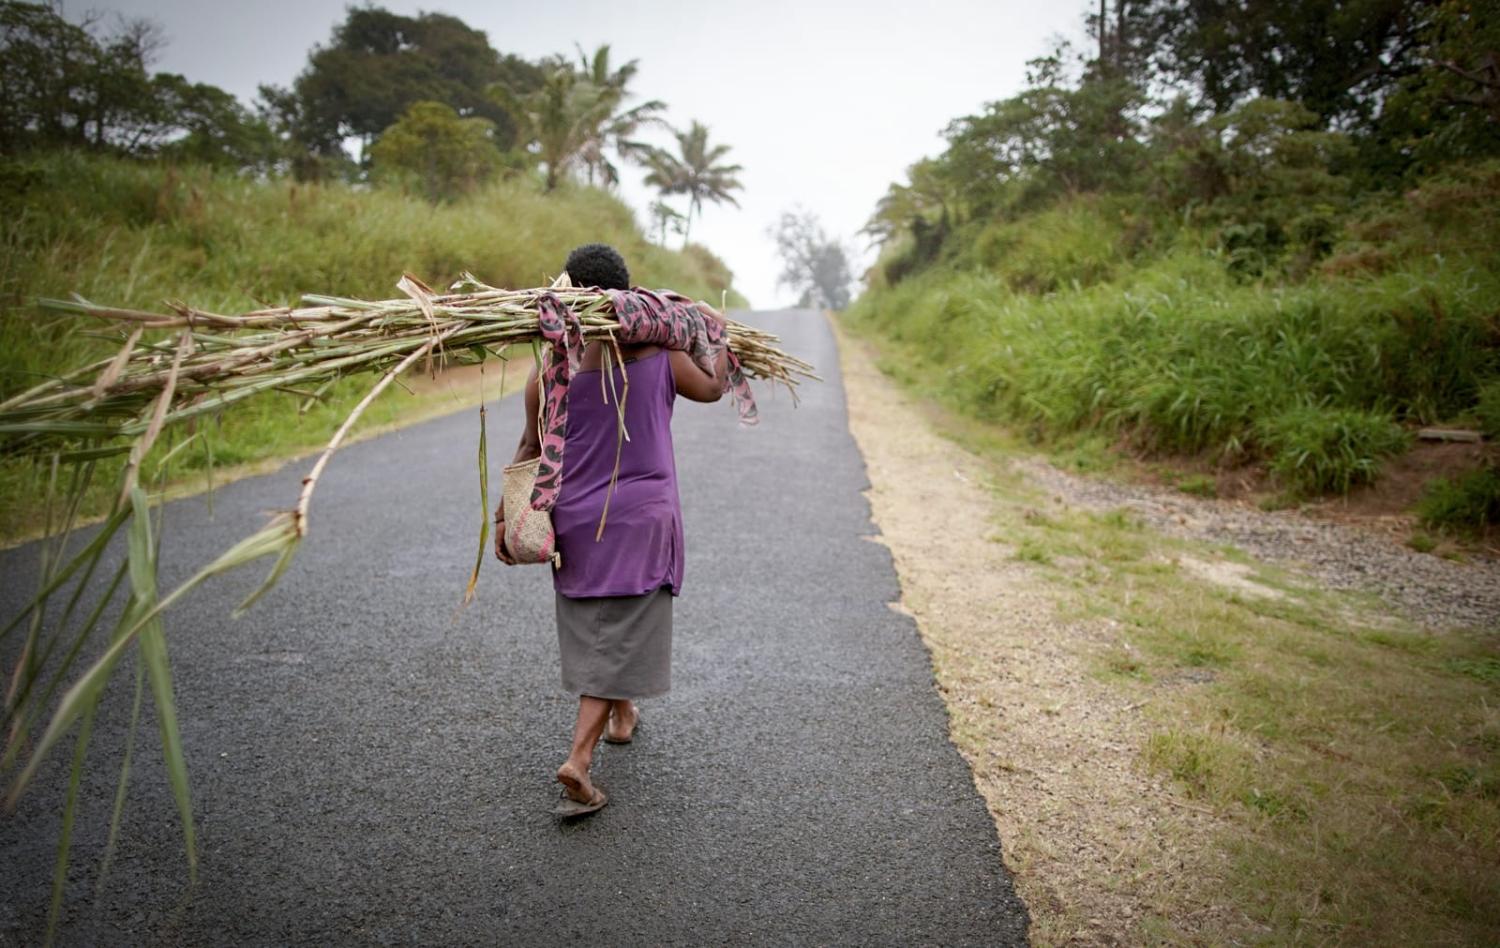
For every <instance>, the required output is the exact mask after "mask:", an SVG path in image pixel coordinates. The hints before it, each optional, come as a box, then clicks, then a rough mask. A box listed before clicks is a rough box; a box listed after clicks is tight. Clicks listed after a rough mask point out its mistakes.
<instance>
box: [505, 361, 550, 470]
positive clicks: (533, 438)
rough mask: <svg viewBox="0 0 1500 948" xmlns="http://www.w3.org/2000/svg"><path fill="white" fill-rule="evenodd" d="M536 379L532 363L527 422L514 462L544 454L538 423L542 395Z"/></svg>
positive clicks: (528, 378) (528, 384) (527, 387)
mask: <svg viewBox="0 0 1500 948" xmlns="http://www.w3.org/2000/svg"><path fill="white" fill-rule="evenodd" d="M536 379H537V368H536V363H532V366H531V374H529V375H527V376H526V393H525V394H526V423H525V424H524V425H522V427H521V443H520V444H518V445H516V456H515V457H514V458H511V462H510V463H512V464H519V463H521V462H522V461H530V460H531V459H532V458H537V457H541V456H542V442H541V438H540V436H538V434H537V425H536V419H537V415H539V414H541V403H542V395H541V391H540V386H538V385H537V384H536Z"/></svg>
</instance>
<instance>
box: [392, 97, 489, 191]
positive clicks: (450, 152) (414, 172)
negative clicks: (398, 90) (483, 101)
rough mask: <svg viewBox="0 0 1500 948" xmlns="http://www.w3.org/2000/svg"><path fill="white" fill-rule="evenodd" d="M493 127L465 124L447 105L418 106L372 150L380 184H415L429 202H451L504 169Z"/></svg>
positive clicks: (484, 122)
mask: <svg viewBox="0 0 1500 948" xmlns="http://www.w3.org/2000/svg"><path fill="white" fill-rule="evenodd" d="M494 132H495V126H494V123H492V122H490V120H489V119H484V118H462V117H460V116H459V114H458V113H457V112H455V111H454V110H453V109H452V108H451V107H449V106H448V105H445V104H444V103H442V102H416V103H413V104H412V105H411V106H410V107H409V108H408V109H407V110H406V112H405V113H404V114H403V115H402V116H401V118H400V119H398V120H397V121H396V122H395V123H394V124H393V125H391V127H390V128H388V129H386V130H385V132H384V133H383V134H382V135H381V136H380V138H379V139H378V140H377V141H376V142H375V144H374V146H373V147H372V148H371V157H372V159H373V162H374V170H375V175H376V177H377V178H379V179H386V180H390V179H399V178H412V179H415V180H416V181H417V182H418V183H419V185H420V187H421V190H422V193H423V194H425V195H426V196H427V199H428V200H429V201H432V202H433V203H437V202H438V201H442V200H452V199H453V198H456V197H458V196H459V195H461V194H464V193H465V192H468V191H471V190H473V189H474V188H475V187H477V186H478V185H479V184H481V183H483V182H484V181H485V180H486V179H487V178H489V177H490V175H492V174H494V172H495V170H496V169H497V168H498V167H499V166H500V152H499V151H497V150H496V148H495V142H494Z"/></svg>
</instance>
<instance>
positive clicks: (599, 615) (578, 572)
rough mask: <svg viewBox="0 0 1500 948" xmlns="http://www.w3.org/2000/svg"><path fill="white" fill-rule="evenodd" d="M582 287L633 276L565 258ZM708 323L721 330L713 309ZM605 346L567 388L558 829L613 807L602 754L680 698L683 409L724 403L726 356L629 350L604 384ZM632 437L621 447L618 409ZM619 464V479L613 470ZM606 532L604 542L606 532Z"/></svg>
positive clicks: (530, 387) (576, 254) (615, 259)
mask: <svg viewBox="0 0 1500 948" xmlns="http://www.w3.org/2000/svg"><path fill="white" fill-rule="evenodd" d="M565 269H566V271H567V273H568V277H569V279H570V280H571V282H572V284H573V285H574V286H578V287H597V288H599V289H606V290H609V289H613V290H628V289H629V288H630V275H629V272H628V270H627V269H626V267H625V261H624V260H623V259H622V258H621V257H620V255H619V253H617V252H616V251H615V250H614V248H612V247H608V246H605V245H603V244H587V245H585V246H582V247H579V248H577V249H575V250H574V251H573V252H572V253H571V254H569V256H568V260H567V264H566V265H565ZM697 307H698V309H699V311H700V312H701V313H703V315H704V316H705V317H707V318H710V319H713V320H716V321H718V322H719V323H720V324H721V325H722V323H723V317H722V316H721V315H720V314H719V313H717V312H716V311H715V310H713V308H712V307H710V306H708V305H707V304H706V303H699V304H697ZM602 345H603V344H601V343H599V342H593V343H590V344H589V345H588V347H587V348H586V349H585V350H584V353H583V358H582V363H581V367H580V369H579V370H578V371H576V372H574V374H573V379H572V381H571V383H570V384H569V395H568V416H567V417H568V420H567V435H566V440H565V442H564V449H563V456H564V457H565V458H566V473H565V476H564V477H563V480H562V486H561V488H560V490H559V493H558V495H557V502H556V504H555V506H554V507H553V509H552V525H553V528H554V530H555V531H556V534H557V547H556V549H557V552H558V553H559V554H561V565H560V566H559V567H557V568H556V569H554V570H553V574H552V578H553V587H554V590H555V599H556V610H557V640H558V649H559V652H560V654H561V659H562V686H563V689H564V690H566V691H569V692H572V693H574V694H577V695H578V696H579V698H578V719H577V722H576V723H575V724H574V727H573V746H572V749H571V751H570V753H569V754H568V759H567V760H566V761H564V762H563V764H562V766H560V767H559V768H558V769H557V780H558V782H559V783H561V784H562V787H563V799H562V802H561V803H560V804H559V806H558V809H557V813H558V815H560V816H581V815H583V814H585V813H593V812H595V811H597V810H598V809H599V808H600V807H602V806H604V804H605V803H607V802H608V797H607V796H606V795H605V793H604V791H603V790H602V789H601V788H600V787H598V786H597V785H596V784H595V783H594V782H593V781H592V780H591V779H590V777H589V769H590V766H591V764H592V763H593V755H594V745H595V744H596V742H597V741H598V740H599V738H600V736H601V735H602V736H603V737H604V739H605V740H606V741H609V742H611V743H616V744H628V743H629V742H630V741H631V739H632V738H633V737H634V733H635V729H636V725H637V724H638V722H639V721H640V711H639V710H638V709H637V708H636V705H635V702H636V701H637V700H639V699H642V698H651V697H656V696H658V695H662V694H665V693H666V692H667V690H668V689H669V687H670V686H671V649H672V599H673V597H674V596H676V595H677V594H678V593H679V592H680V591H681V589H682V574H683V543H682V507H681V503H680V501H679V499H678V492H677V467H676V462H675V460H674V457H673V454H672V430H671V420H672V407H673V403H674V401H675V399H676V396H678V395H681V396H683V397H684V398H688V399H691V400H693V401H699V402H714V401H718V399H719V397H720V394H721V393H722V392H723V391H724V379H725V375H726V366H725V356H724V355H723V354H721V355H720V356H719V358H718V361H717V362H716V363H715V364H714V365H713V370H714V371H713V374H709V373H707V372H705V371H704V370H703V369H702V368H700V367H699V366H698V365H697V364H696V363H695V362H694V361H693V359H692V358H691V356H689V354H688V353H687V352H681V351H677V350H674V349H664V348H662V347H660V346H655V345H622V346H621V352H620V355H621V357H622V360H623V362H624V364H623V365H614V366H610V367H609V371H610V374H611V375H613V378H612V379H601V378H600V377H599V374H600V373H602V372H603V371H604V368H603V367H602V366H601V363H602V361H603V353H602V352H601V349H602ZM627 382H628V397H625V398H624V399H623V400H624V404H625V418H624V424H625V430H626V431H628V432H629V440H628V441H624V442H623V443H621V442H620V440H619V425H620V415H619V405H618V402H619V400H620V399H621V396H624V395H625V394H626V392H627ZM540 401H541V399H540V397H539V394H538V386H537V372H536V369H535V368H533V369H532V374H531V377H530V379H529V380H528V382H527V385H526V422H525V425H524V426H523V428H522V431H521V441H520V445H519V447H518V448H517V449H516V456H515V462H520V461H526V460H530V459H531V458H535V457H538V456H539V455H540V454H541V442H540V440H539V435H538V427H537V414H538V412H539V411H540ZM617 459H618V465H619V468H618V471H616V463H617ZM504 516H505V514H504V503H503V502H502V504H501V508H500V510H499V511H497V512H496V523H497V529H496V534H495V555H496V556H498V557H500V559H502V560H504V561H505V562H507V563H509V562H512V560H511V558H510V555H509V553H508V552H507V551H506V549H505V546H504V537H505V523H504ZM601 522H602V523H603V529H602V532H601V530H600V525H601Z"/></svg>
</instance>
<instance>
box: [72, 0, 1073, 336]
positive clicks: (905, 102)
mask: <svg viewBox="0 0 1500 948" xmlns="http://www.w3.org/2000/svg"><path fill="white" fill-rule="evenodd" d="M348 5H349V4H347V3H345V2H344V0H255V2H245V0H233V2H231V0H66V2H65V4H64V13H65V15H67V16H68V17H69V18H76V17H78V16H80V15H81V14H83V13H84V12H86V11H89V10H97V11H101V12H119V13H122V14H124V15H126V16H130V17H137V16H147V17H150V18H151V19H154V20H156V21H157V22H158V23H160V24H161V25H162V26H163V27H164V28H165V31H166V34H167V37H168V40H169V45H168V46H167V48H166V49H165V50H164V51H163V53H162V56H161V59H160V61H159V62H158V63H157V64H156V68H157V69H159V70H165V71H170V72H178V73H182V74H183V75H185V76H186V77H188V78H189V79H191V80H193V81H197V82H210V83H213V84H214V85H217V86H220V87H222V88H224V89H227V90H229V91H230V92H233V93H234V94H235V95H237V96H239V97H240V99H241V100H242V101H244V102H246V103H249V102H250V101H251V100H252V99H253V98H254V96H255V90H256V86H257V85H258V84H260V83H273V84H277V85H286V84H288V83H290V82H291V81H292V79H293V78H294V77H295V76H296V75H297V73H298V72H300V71H301V69H302V68H303V66H304V65H306V62H307V54H308V51H309V50H310V49H311V48H312V46H313V45H314V44H317V43H325V42H327V41H328V39H329V36H330V34H331V32H332V30H333V27H334V25H335V24H336V23H338V22H340V21H342V19H343V17H344V11H345V8H346V7H347V6H348ZM380 5H381V6H384V7H386V8H387V9H390V10H393V11H396V12H399V13H405V14H414V13H416V12H418V11H420V10H433V11H438V12H443V13H448V14H452V15H454V16H457V17H459V18H460V19H462V20H463V21H464V22H466V23H468V24H469V25H470V26H473V27H475V28H476V29H480V30H483V31H485V33H487V34H488V35H489V40H490V44H491V45H492V46H494V47H495V48H496V49H497V50H499V51H500V52H502V53H515V54H517V55H520V56H523V57H526V58H528V59H535V58H537V57H540V56H544V55H547V54H549V53H557V52H565V53H570V54H571V53H572V52H573V46H574V43H578V44H581V45H582V46H583V47H584V48H585V49H588V50H592V49H594V48H595V47H596V46H597V45H599V44H601V43H609V44H610V45H611V48H612V52H613V56H614V58H615V61H616V62H624V61H625V60H627V59H639V60H640V72H639V74H638V77H637V80H636V83H635V86H634V89H635V91H636V92H638V93H639V94H640V96H641V97H642V99H650V98H655V99H661V100H662V101H664V102H666V103H667V105H668V108H669V112H668V115H667V117H668V119H669V120H670V121H671V122H672V123H673V124H674V125H678V126H680V127H686V125H687V124H688V122H689V121H690V120H691V119H698V120H700V121H702V122H703V123H705V124H706V125H708V126H709V128H710V137H711V140H713V141H717V142H723V143H725V144H728V145H730V146H731V148H732V149H733V150H732V152H731V153H730V157H731V160H733V161H737V162H738V163H739V164H742V165H744V166H745V170H744V173H743V174H742V175H741V181H742V182H743V183H744V185H745V189H744V191H743V192H742V193H741V194H740V196H739V199H740V205H741V206H740V207H739V208H738V209H736V208H734V207H732V206H729V205H724V206H717V207H716V206H710V207H709V208H708V209H707V211H706V214H705V216H704V218H703V220H702V221H701V222H695V223H694V224H693V237H694V239H695V240H701V241H702V242H704V243H706V244H707V245H708V246H709V247H711V248H712V249H713V250H714V251H715V252H716V253H718V254H719V255H720V256H721V257H723V258H724V259H725V260H726V261H727V262H728V264H729V266H730V267H731V269H733V270H734V273H735V285H736V286H737V288H739V289H740V291H741V292H743V293H744V294H745V295H746V296H748V297H749V298H750V300H751V302H752V303H753V304H755V305H756V306H759V307H769V306H773V305H779V304H783V303H790V302H791V301H792V299H793V296H794V295H793V294H791V293H790V291H788V290H786V289H778V288H777V287H776V278H777V276H778V274H779V273H780V264H779V261H778V260H777V259H776V253H775V248H774V246H773V245H772V242H771V239H770V238H769V237H768V236H767V234H766V230H767V228H768V227H769V226H770V225H772V224H773V223H774V222H775V221H776V220H777V219H778V217H779V216H780V214H781V212H782V211H783V210H785V209H788V208H790V207H792V206H793V205H796V204H800V205H802V206H803V207H806V208H808V209H810V210H812V211H813V212H815V213H816V214H817V215H818V216H819V217H821V218H822V220H823V223H824V225H825V227H826V228H827V229H828V231H829V232H830V234H831V235H835V236H841V237H844V238H845V239H847V240H849V241H850V242H856V241H857V243H856V246H857V247H858V248H860V249H863V248H864V246H865V241H864V238H862V237H856V232H857V231H858V230H859V229H860V228H861V227H862V226H864V223H865V221H866V220H868V219H869V216H870V213H871V211H872V210H873V209H874V207H875V202H876V201H877V200H878V199H879V198H880V196H881V195H882V194H884V193H885V189H886V187H887V186H888V185H889V184H890V183H891V182H892V181H894V180H897V179H898V178H900V177H902V175H903V174H904V172H905V169H906V167H907V166H908V165H909V164H911V163H912V162H913V161H916V160H917V159H918V158H921V157H923V156H924V155H930V154H935V153H936V152H938V151H939V150H940V149H941V147H942V139H941V137H940V135H939V133H940V132H941V130H942V128H943V126H944V125H946V124H947V122H948V121H949V120H950V119H952V118H954V117H956V116H959V115H964V114H968V113H970V112H973V111H974V110H976V109H978V108H979V107H980V106H981V105H982V104H983V103H985V102H988V101H991V100H994V99H999V98H1004V97H1006V96H1008V95H1011V94H1013V93H1015V92H1018V91H1019V90H1020V89H1021V84H1022V81H1023V78H1024V75H1025V62H1026V60H1028V59H1031V58H1033V57H1035V56H1038V55H1040V54H1041V53H1043V52H1044V51H1045V50H1046V48H1047V45H1048V42H1049V39H1050V38H1051V37H1052V36H1054V35H1065V36H1069V37H1072V38H1075V39H1076V38H1077V37H1078V35H1079V34H1080V33H1081V25H1082V21H1083V16H1084V7H1085V3H1084V2H1081V0H1061V2H1057V3H1035V2H1016V0H996V2H982V0H902V2H888V0H847V2H823V3H818V2H793V0H746V2H732V3H731V2H714V0H694V2H685V0H642V2H635V3H631V2H626V0H613V2H609V0H535V2H530V3H515V2H488V3H486V2H480V0H435V2H424V3H409V2H405V0H387V2H385V3H382V4H380ZM642 174H643V173H642V172H641V171H640V170H639V169H637V168H635V167H627V168H626V170H625V173H624V177H625V179H626V180H625V185H624V188H623V191H624V196H625V198H626V200H628V201H629V202H630V203H631V204H632V205H633V206H634V207H635V208H636V209H637V211H638V216H640V217H642V218H644V209H645V207H646V205H647V203H649V201H650V200H651V198H652V196H653V192H652V191H650V189H647V188H645V187H644V186H643V185H641V184H640V179H641V177H642ZM859 269H860V270H862V269H863V261H861V265H860V267H859Z"/></svg>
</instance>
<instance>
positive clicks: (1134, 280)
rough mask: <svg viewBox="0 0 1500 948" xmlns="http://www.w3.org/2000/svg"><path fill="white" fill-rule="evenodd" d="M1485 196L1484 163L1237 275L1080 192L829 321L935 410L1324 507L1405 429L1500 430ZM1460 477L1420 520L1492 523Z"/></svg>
mask: <svg viewBox="0 0 1500 948" xmlns="http://www.w3.org/2000/svg"><path fill="white" fill-rule="evenodd" d="M1497 200H1500V168H1497V166H1496V165H1494V164H1493V163H1491V164H1487V165H1479V166H1475V167H1472V168H1466V169H1457V170H1454V171H1452V172H1450V174H1449V175H1448V176H1445V177H1437V178H1433V179H1429V180H1427V181H1425V182H1423V183H1422V184H1421V185H1420V186H1419V187H1416V188H1413V189H1412V190H1411V191H1410V192H1408V193H1406V194H1404V195H1401V196H1398V197H1394V198H1390V199H1385V200H1381V201H1376V200H1374V199H1373V198H1372V199H1371V201H1370V203H1369V206H1368V207H1367V208H1365V209H1364V210H1363V211H1362V212H1360V213H1358V214H1352V215H1351V216H1350V218H1349V220H1348V222H1347V223H1345V224H1342V225H1341V229H1339V230H1338V231H1336V232H1334V233H1332V234H1330V235H1329V236H1328V243H1329V249H1328V251H1327V255H1326V256H1325V257H1324V258H1323V259H1322V260H1321V262H1319V263H1318V264H1317V265H1316V266H1315V267H1311V268H1310V269H1308V270H1307V271H1306V272H1304V273H1301V274H1300V275H1298V276H1296V277H1295V278H1294V277H1291V276H1287V275H1284V274H1279V273H1267V274H1263V275H1260V276H1256V275H1253V274H1247V273H1246V272H1245V271H1244V270H1243V268H1241V267H1240V266H1239V264H1238V263H1237V261H1238V260H1239V258H1237V257H1235V256H1234V255H1233V254H1231V253H1228V252H1226V251H1225V250H1224V248H1223V247H1222V246H1220V245H1219V241H1218V237H1217V236H1216V235H1215V232H1213V231H1212V230H1211V229H1207V230H1205V229H1201V228H1194V227H1191V226H1183V225H1171V226H1168V225H1167V224H1164V223H1162V222H1160V221H1153V220H1152V219H1150V218H1149V217H1148V216H1143V215H1144V214H1145V212H1144V211H1143V210H1142V208H1141V207H1140V206H1138V203H1139V202H1136V203H1132V202H1131V201H1126V200H1123V199H1110V198H1102V197H1090V196H1081V197H1077V198H1073V199H1070V200H1066V201H1063V202H1061V203H1059V204H1058V205H1057V206H1055V207H1052V208H1049V209H1046V210H1043V211H1039V212H1035V213H1032V214H1029V215H1026V216H1024V217H1022V218H1021V219H1018V220H1013V221H1007V220H997V221H993V222H987V223H986V222H975V223H973V224H971V225H970V226H969V229H968V230H966V231H964V232H963V233H962V234H957V233H955V235H954V236H953V237H952V239H951V240H950V241H949V242H948V244H947V245H945V247H946V252H947V256H945V257H943V258H942V259H940V260H939V261H937V262H935V263H933V264H932V265H930V266H929V267H927V268H926V269H922V270H920V271H918V272H916V273H913V274H909V275H904V276H902V277H901V278H900V279H899V280H895V281H894V282H893V281H892V280H891V279H890V278H889V277H888V276H884V275H883V274H884V273H885V272H886V271H888V270H889V269H890V267H889V264H887V265H886V269H885V270H882V265H880V264H877V266H876V268H875V270H874V271H872V274H873V278H872V286H871V288H870V289H869V290H868V291H866V292H865V293H864V294H863V295H862V296H861V297H860V299H859V300H857V301H856V303H855V304H854V306H853V307H852V308H851V310H850V312H849V317H848V318H849V323H850V325H851V326H855V327H863V328H867V329H870V330H873V331H875V332H878V333H879V334H880V335H881V336H882V337H883V338H884V339H886V340H888V341H889V342H892V343H895V344H896V345H898V346H899V347H900V348H901V350H902V353H903V355H904V356H905V357H908V358H909V359H911V362H912V366H913V369H912V370H913V372H914V373H920V374H921V375H923V376H924V377H925V378H926V379H927V380H928V381H929V382H930V385H929V388H930V390H931V391H933V392H935V393H940V395H941V397H942V399H943V400H944V402H945V403H946V404H947V405H948V406H949V407H952V408H955V409H957V410H959V411H961V412H964V413H965V414H968V415H970V416H972V417H974V418H977V419H980V420H982V421H996V422H1003V423H1005V424H1007V425H1010V426H1012V427H1013V428H1015V429H1016V430H1018V431H1021V432H1023V433H1024V434H1025V435H1026V436H1027V437H1029V438H1031V439H1033V440H1036V441H1038V442H1049V443H1057V442H1059V441H1066V440H1068V439H1073V438H1079V437H1096V438H1101V439H1103V440H1105V441H1106V442H1107V443H1109V444H1112V445H1115V446H1117V447H1122V448H1124V449H1125V450H1127V451H1129V452H1132V453H1136V454H1140V455H1144V456H1148V457H1164V456H1177V457H1184V458H1193V459H1196V461H1197V462H1199V463H1200V464H1201V465H1203V466H1207V467H1210V468H1213V467H1218V468H1232V467H1236V466H1245V465H1252V466H1257V467H1259V468H1261V469H1263V470H1265V471H1266V472H1268V474H1269V475H1270V477H1271V479H1272V480H1273V481H1274V483H1275V485H1277V488H1278V489H1279V490H1280V491H1281V492H1283V494H1284V498H1285V500H1287V501H1290V500H1295V499H1299V498H1308V497H1316V496H1319V495H1330V494H1331V495H1342V494H1345V493H1347V492H1348V491H1349V490H1351V489H1352V488H1356V487H1358V486H1360V485H1363V484H1369V483H1371V482H1373V481H1376V480H1377V479H1378V478H1379V477H1380V476H1381V473H1382V470H1383V469H1384V467H1385V465H1386V464H1387V462H1388V461H1389V459H1391V458H1393V457H1395V456H1398V455H1401V454H1402V453H1403V452H1405V451H1406V450H1407V449H1408V447H1409V446H1410V445H1411V443H1412V431H1413V429H1414V428H1416V427H1417V426H1420V425H1434V424H1444V425H1457V426H1466V427H1474V428H1483V429H1486V430H1488V431H1490V432H1491V437H1494V436H1495V435H1496V434H1497V433H1500V414H1496V413H1497V412H1500V322H1497V313H1500V277H1497V272H1500V271H1497V269H1496V266H1495V257H1494V251H1493V247H1494V242H1493V240H1491V239H1490V238H1491V237H1492V236H1493V234H1494V226H1495V225H1494V220H1495V218H1494V215H1493V213H1492V209H1493V208H1494V207H1495V205H1496V202H1497ZM900 252H901V251H900V248H899V247H897V248H895V249H892V250H890V251H888V254H889V255H891V256H893V258H899V255H900ZM1491 454H1493V452H1491ZM1488 463H1489V464H1491V465H1493V464H1494V463H1497V462H1496V459H1495V458H1494V457H1493V456H1492V457H1490V459H1489V462H1488ZM1452 473H1453V474H1454V475H1455V477H1458V478H1460V479H1461V478H1462V477H1463V476H1464V475H1466V474H1468V473H1469V471H1468V470H1467V469H1465V470H1458V471H1454V472H1452ZM1466 483H1467V484H1468V487H1466V488H1465V490H1466V492H1467V494H1472V495H1473V496H1472V497H1468V496H1466V497H1464V498H1453V499H1451V500H1449V501H1446V502H1445V503H1443V504H1441V505H1439V504H1436V503H1434V504H1431V505H1429V509H1428V511H1424V512H1430V513H1432V514H1433V515H1434V519H1435V520H1437V521H1438V522H1454V523H1456V524H1460V525H1463V524H1465V523H1467V525H1468V526H1483V525H1485V524H1486V523H1488V522H1489V521H1491V520H1493V519H1494V516H1495V515H1500V498H1497V497H1495V496H1493V493H1494V492H1493V487H1492V486H1489V485H1490V484H1491V480H1487V479H1483V478H1478V479H1474V480H1473V481H1472V482H1466ZM1464 500H1467V501H1470V502H1471V503H1470V506H1469V508H1468V511H1465V510H1464V509H1463V506H1464V504H1463V502H1462V501H1464ZM1486 504H1490V505H1492V506H1490V507H1486ZM1476 510H1477V513H1473V512H1474V511H1476ZM1486 510H1490V511H1492V512H1493V515H1491V514H1486V513H1485V511H1486Z"/></svg>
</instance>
